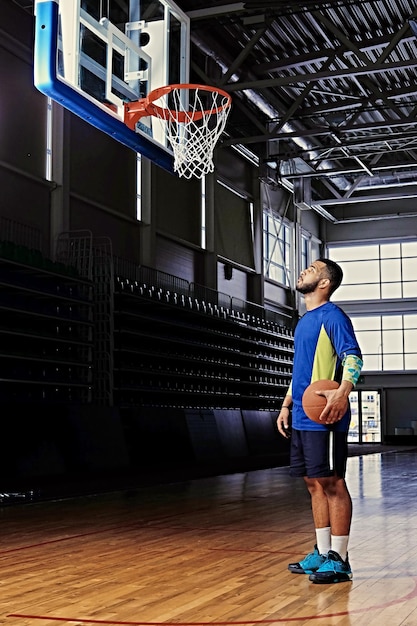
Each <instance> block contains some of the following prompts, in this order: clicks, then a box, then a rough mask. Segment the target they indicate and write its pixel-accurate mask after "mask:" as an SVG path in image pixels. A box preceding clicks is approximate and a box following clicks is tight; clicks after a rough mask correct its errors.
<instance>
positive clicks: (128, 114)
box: [123, 98, 150, 130]
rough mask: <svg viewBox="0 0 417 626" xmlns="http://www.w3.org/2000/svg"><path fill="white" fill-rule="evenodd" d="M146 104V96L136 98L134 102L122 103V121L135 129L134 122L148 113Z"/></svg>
mask: <svg viewBox="0 0 417 626" xmlns="http://www.w3.org/2000/svg"><path fill="white" fill-rule="evenodd" d="M147 104H148V101H147V99H146V98H142V99H141V100H136V101H135V102H125V103H124V118H123V121H124V123H125V124H126V126H127V127H128V128H130V129H131V130H135V126H136V122H138V121H139V120H140V119H141V118H142V117H147V116H149V115H150V113H148V111H147V109H146V106H147Z"/></svg>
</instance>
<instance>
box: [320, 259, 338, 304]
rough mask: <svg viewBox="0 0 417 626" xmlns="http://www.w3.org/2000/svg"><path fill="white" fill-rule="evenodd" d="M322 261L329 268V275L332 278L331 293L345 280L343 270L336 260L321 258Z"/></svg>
mask: <svg viewBox="0 0 417 626" xmlns="http://www.w3.org/2000/svg"><path fill="white" fill-rule="evenodd" d="M318 260H319V261H320V262H321V263H324V264H325V266H326V270H327V276H328V278H329V280H330V295H331V294H332V293H333V292H334V291H336V289H337V288H338V287H340V284H341V282H342V280H343V270H342V268H341V267H340V265H338V264H337V263H336V262H335V261H332V260H331V259H325V258H320V259H318Z"/></svg>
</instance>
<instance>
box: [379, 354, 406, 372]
mask: <svg viewBox="0 0 417 626" xmlns="http://www.w3.org/2000/svg"><path fill="white" fill-rule="evenodd" d="M383 369H384V371H387V370H403V369H404V358H403V355H402V354H384V366H383Z"/></svg>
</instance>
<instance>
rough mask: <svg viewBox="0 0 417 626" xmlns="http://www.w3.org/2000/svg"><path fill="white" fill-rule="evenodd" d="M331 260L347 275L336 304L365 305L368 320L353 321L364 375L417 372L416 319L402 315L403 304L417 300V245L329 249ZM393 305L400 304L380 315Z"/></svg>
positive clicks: (337, 293) (408, 243)
mask: <svg viewBox="0 0 417 626" xmlns="http://www.w3.org/2000/svg"><path fill="white" fill-rule="evenodd" d="M329 257H330V258H331V259H333V260H334V261H337V262H338V263H340V265H341V267H342V269H343V272H344V279H343V284H342V285H341V286H340V287H339V289H338V290H337V291H336V293H335V294H334V296H333V300H334V301H337V300H339V301H340V300H343V301H352V302H357V301H358V300H363V301H367V304H366V306H367V308H368V309H369V314H368V315H361V316H359V315H354V314H353V315H350V317H351V319H352V323H353V326H354V328H355V332H356V335H357V338H358V341H359V345H360V346H361V349H362V353H363V360H364V370H368V371H407V370H417V315H415V314H413V313H408V312H405V311H404V313H399V312H398V310H400V311H401V309H399V307H400V306H401V304H400V303H402V301H403V299H404V298H417V279H416V273H415V269H414V271H413V268H415V267H416V261H417V241H416V240H409V241H404V242H394V243H375V244H372V245H369V244H367V245H363V244H362V245H350V246H340V247H339V246H335V247H329ZM389 299H391V300H394V301H396V302H394V303H393V305H392V304H391V303H389V302H387V303H385V305H384V309H385V313H384V314H381V313H380V312H379V313H376V310H377V309H380V308H381V306H382V305H381V300H389ZM372 300H374V301H375V302H374V303H373V304H372V303H371V302H370V301H372ZM371 307H372V308H373V310H371ZM390 309H391V310H390Z"/></svg>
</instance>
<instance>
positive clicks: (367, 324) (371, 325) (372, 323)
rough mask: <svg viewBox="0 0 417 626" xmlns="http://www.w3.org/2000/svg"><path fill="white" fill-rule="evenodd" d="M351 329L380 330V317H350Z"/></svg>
mask: <svg viewBox="0 0 417 626" xmlns="http://www.w3.org/2000/svg"><path fill="white" fill-rule="evenodd" d="M352 324H353V328H354V329H355V330H356V331H360V330H378V331H379V329H380V328H381V317H380V315H375V316H372V317H352Z"/></svg>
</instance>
